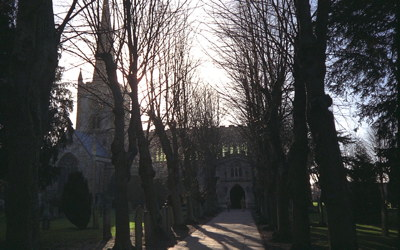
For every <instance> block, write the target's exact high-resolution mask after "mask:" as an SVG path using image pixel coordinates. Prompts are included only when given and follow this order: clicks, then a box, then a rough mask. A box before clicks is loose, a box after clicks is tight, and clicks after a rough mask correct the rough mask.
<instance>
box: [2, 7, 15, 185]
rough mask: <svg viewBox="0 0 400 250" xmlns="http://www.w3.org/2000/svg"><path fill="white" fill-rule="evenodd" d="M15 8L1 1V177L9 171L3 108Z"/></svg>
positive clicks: (4, 105) (5, 105) (12, 39)
mask: <svg viewBox="0 0 400 250" xmlns="http://www.w3.org/2000/svg"><path fill="white" fill-rule="evenodd" d="M15 9H16V8H15V3H14V1H13V0H2V1H1V3H0V88H1V89H0V162H1V163H2V164H0V178H2V177H4V176H5V175H6V173H7V169H6V165H7V164H5V163H6V161H7V153H6V151H5V148H4V142H5V129H4V122H5V119H6V117H5V115H4V110H3V109H4V108H5V107H7V103H5V99H6V98H5V95H6V94H7V91H5V90H4V89H3V86H4V85H5V80H6V76H7V75H6V72H7V70H8V62H9V59H10V55H11V51H12V45H13V41H14V32H15V23H14V21H13V20H15V14H16V13H15Z"/></svg>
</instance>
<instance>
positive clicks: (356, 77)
mask: <svg viewBox="0 0 400 250" xmlns="http://www.w3.org/2000/svg"><path fill="white" fill-rule="evenodd" d="M398 4H400V3H399V1H397V0H384V1H375V0H336V1H334V4H333V11H332V13H333V14H332V15H331V19H330V24H331V29H330V41H329V47H328V48H329V50H330V55H331V62H333V63H332V64H331V65H330V67H329V70H328V77H327V79H328V80H329V87H330V89H331V90H332V91H334V92H335V93H337V94H340V95H342V96H346V95H347V94H352V95H355V96H357V97H358V98H357V104H358V107H359V109H360V113H359V115H360V116H361V117H362V118H368V119H370V121H373V122H374V125H375V127H377V128H378V132H379V133H380V134H381V135H382V136H384V137H391V138H393V131H396V129H397V121H396V116H395V113H396V112H395V110H396V108H397V106H398V105H399V104H398V103H397V102H396V95H397V89H396V86H397V84H398V83H397V82H398V79H396V60H397V58H398V51H397V49H396V32H395V28H396V25H398V20H397V18H396V14H395V10H396V5H398Z"/></svg>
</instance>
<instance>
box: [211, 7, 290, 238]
mask: <svg viewBox="0 0 400 250" xmlns="http://www.w3.org/2000/svg"><path fill="white" fill-rule="evenodd" d="M214 5H215V8H214V9H217V10H218V11H215V12H216V13H213V15H214V16H215V17H216V18H215V20H214V22H215V23H216V25H217V28H216V29H215V31H216V32H215V34H216V35H217V37H218V38H219V42H220V43H216V47H217V49H216V50H217V52H218V53H219V55H220V57H221V58H222V59H221V60H220V61H217V62H218V63H219V65H220V66H221V67H222V68H224V69H225V70H226V71H227V72H228V74H229V76H230V78H231V79H232V81H233V84H232V87H231V89H232V90H233V91H232V92H233V93H234V94H233V95H230V96H229V97H228V99H229V101H230V102H231V103H232V104H233V107H235V110H236V112H237V113H239V115H242V120H243V121H244V122H246V124H247V125H248V126H249V127H250V130H249V131H252V132H253V133H252V134H251V135H250V136H251V140H250V141H252V142H254V144H253V151H254V152H256V158H257V162H258V164H257V165H258V168H257V171H258V175H259V176H260V178H259V179H258V180H257V185H258V187H257V188H256V189H257V191H258V192H259V193H257V196H258V197H261V198H260V199H259V200H258V204H259V207H260V210H261V211H262V214H263V215H264V216H265V217H268V218H269V220H270V223H271V224H272V225H274V226H276V229H277V232H278V234H277V236H278V237H279V238H286V237H287V236H288V235H289V213H288V199H289V197H288V195H289V194H288V193H287V192H286V188H285V185H286V182H287V164H286V156H285V154H286V152H285V149H284V143H283V137H282V132H283V128H284V126H283V124H284V122H285V119H286V115H287V111H288V108H290V106H291V105H290V104H289V105H288V103H287V102H285V100H286V98H287V97H288V96H289V93H290V92H289V91H288V90H289V89H290V86H291V81H292V77H291V64H292V52H293V36H294V27H293V24H292V22H291V12H290V9H291V5H290V3H289V2H288V1H240V0H238V1H229V2H227V1H214ZM285 96H286V97H285ZM276 211H277V212H276Z"/></svg>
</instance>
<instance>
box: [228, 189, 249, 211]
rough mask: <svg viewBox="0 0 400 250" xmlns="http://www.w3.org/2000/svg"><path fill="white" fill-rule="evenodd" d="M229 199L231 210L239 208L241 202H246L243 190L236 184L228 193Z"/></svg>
mask: <svg viewBox="0 0 400 250" xmlns="http://www.w3.org/2000/svg"><path fill="white" fill-rule="evenodd" d="M230 198H231V207H232V208H241V207H242V206H241V201H242V199H243V200H246V196H245V192H244V190H243V188H242V187H241V186H240V185H238V184H236V185H235V186H233V188H231V192H230Z"/></svg>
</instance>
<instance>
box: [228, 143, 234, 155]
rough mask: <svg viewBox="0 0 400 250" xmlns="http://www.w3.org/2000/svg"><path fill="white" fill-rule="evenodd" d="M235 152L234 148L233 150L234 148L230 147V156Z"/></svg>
mask: <svg viewBox="0 0 400 250" xmlns="http://www.w3.org/2000/svg"><path fill="white" fill-rule="evenodd" d="M233 151H234V148H233V146H232V145H231V146H230V147H229V154H231V155H232V154H233Z"/></svg>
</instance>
